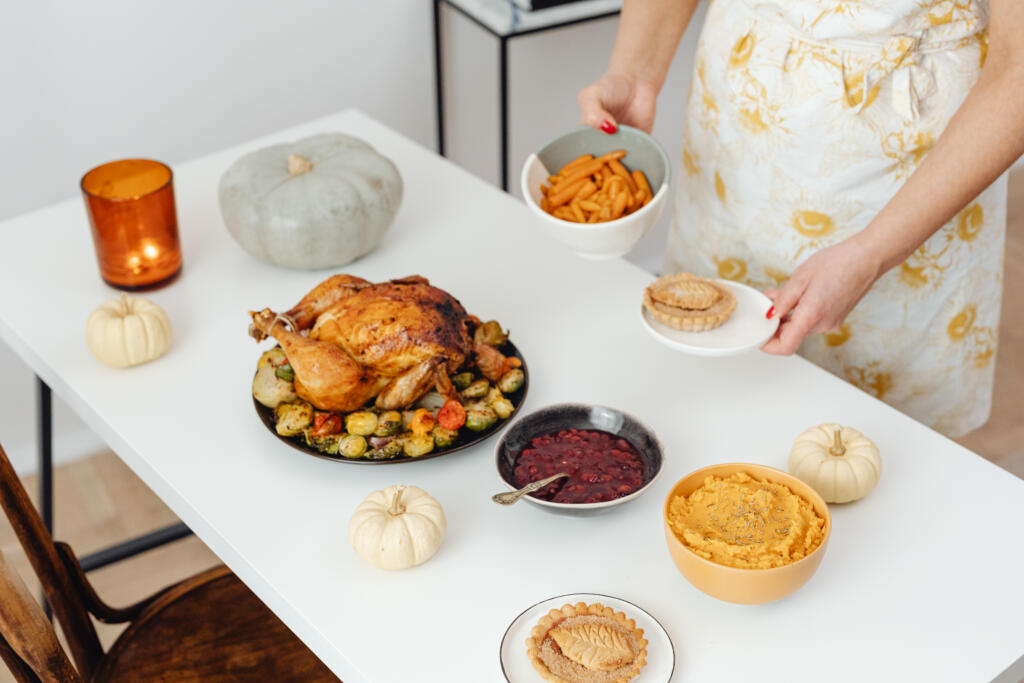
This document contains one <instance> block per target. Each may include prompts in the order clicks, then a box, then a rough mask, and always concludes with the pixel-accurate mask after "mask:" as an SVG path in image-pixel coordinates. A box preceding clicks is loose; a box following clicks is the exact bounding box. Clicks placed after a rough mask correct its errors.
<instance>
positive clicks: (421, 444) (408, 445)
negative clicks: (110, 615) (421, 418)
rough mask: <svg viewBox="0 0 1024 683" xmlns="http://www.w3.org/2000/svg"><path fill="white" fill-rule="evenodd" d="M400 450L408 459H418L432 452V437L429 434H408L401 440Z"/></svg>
mask: <svg viewBox="0 0 1024 683" xmlns="http://www.w3.org/2000/svg"><path fill="white" fill-rule="evenodd" d="M402 450H403V451H405V454H406V455H408V456H409V457H410V458H418V457H420V456H421V455H426V454H427V453H429V452H430V451H432V450H434V437H433V436H432V435H431V434H410V435H409V436H407V437H405V438H404V439H402Z"/></svg>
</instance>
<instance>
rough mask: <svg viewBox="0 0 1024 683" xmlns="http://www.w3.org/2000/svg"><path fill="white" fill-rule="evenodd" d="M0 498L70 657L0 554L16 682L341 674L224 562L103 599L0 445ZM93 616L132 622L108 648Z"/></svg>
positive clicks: (6, 649)
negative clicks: (138, 595) (160, 586)
mask: <svg viewBox="0 0 1024 683" xmlns="http://www.w3.org/2000/svg"><path fill="white" fill-rule="evenodd" d="M0 506H2V507H3V509H4V511H5V512H6V513H7V518H8V519H9V520H10V522H11V526H13V527H14V531H15V533H16V534H17V535H18V539H19V540H20V541H21V545H22V548H24V550H25V553H26V555H28V559H29V561H30V562H31V563H32V568H33V569H34V570H35V573H36V575H37V576H38V577H39V581H40V582H41V583H42V586H43V592H44V594H45V595H46V599H47V600H48V601H49V603H50V605H51V606H52V608H53V613H54V616H55V617H56V618H57V621H58V622H59V623H60V626H61V630H62V631H63V633H64V637H65V640H66V642H67V646H68V650H69V651H70V654H71V657H70V660H69V658H68V656H67V654H66V653H65V652H64V650H63V649H62V648H61V646H60V644H59V642H58V641H57V637H56V634H55V632H54V629H53V626H52V625H51V624H50V623H49V621H47V620H46V618H45V617H44V615H43V613H42V609H41V608H40V607H39V605H38V604H36V602H35V600H33V598H32V596H31V595H30V594H29V592H28V590H27V589H26V588H25V585H24V583H22V581H21V579H20V577H18V575H17V573H16V572H15V571H14V570H13V569H11V568H10V567H8V566H7V564H6V563H4V562H3V558H2V557H0V658H2V659H3V660H4V662H6V663H7V666H8V667H9V668H10V669H11V672H12V673H13V674H14V677H15V679H17V680H18V681H19V682H21V683H39V682H40V681H61V682H62V683H63V682H65V681H68V682H74V681H91V682H99V681H166V682H171V681H204V682H210V683H219V682H224V683H227V682H228V681H231V682H233V683H234V682H238V681H260V682H263V681H281V682H288V681H296V682H299V681H303V682H305V681H314V682H315V681H337V680H338V679H337V678H336V677H335V676H334V675H333V674H331V672H330V671H329V670H328V669H327V667H325V666H324V665H323V663H322V662H321V661H320V660H319V659H317V658H316V656H315V655H314V654H313V653H312V652H310V651H309V649H307V648H306V646H305V645H303V644H302V643H301V642H300V641H299V639H298V638H296V637H295V635H294V634H292V632H291V631H289V630H288V628H287V627H286V626H285V625H284V624H283V623H281V621H280V620H279V619H278V618H277V617H275V616H274V614H273V613H272V612H271V611H270V610H269V609H267V607H266V606H265V605H264V604H263V603H262V602H260V601H259V599H258V598H257V597H256V596H255V595H253V594H252V592H251V591H249V589H248V588H246V587H245V585H244V584H242V582H241V581H239V579H238V578H237V577H236V576H235V575H234V574H232V573H231V571H230V570H229V569H228V568H227V567H224V566H220V567H215V568H213V569H210V570H208V571H205V572H201V573H200V574H197V575H195V576H193V577H191V578H188V579H185V580H184V581H182V582H181V583H179V584H176V585H174V586H170V587H168V588H166V589H164V590H162V591H160V592H159V593H157V594H156V595H153V596H151V597H149V598H146V599H145V600H142V601H141V602H139V603H136V604H134V605H131V606H129V607H124V608H120V609H118V608H114V607H111V606H109V605H107V604H106V603H104V602H103V601H102V600H101V599H100V598H99V596H98V595H96V592H95V591H94V590H93V588H92V585H91V584H90V583H89V579H88V578H87V577H86V575H85V572H84V571H83V570H82V567H81V565H80V564H79V563H78V559H77V558H76V557H75V554H74V552H72V550H71V548H70V547H69V546H68V545H67V544H66V543H54V542H53V539H51V538H50V534H49V533H48V532H47V531H46V527H44V526H43V521H42V520H41V519H40V517H39V515H38V513H37V512H36V510H35V507H34V506H33V505H32V502H31V501H30V500H29V497H28V494H26V493H25V489H24V488H23V487H22V485H21V482H20V481H19V480H18V477H17V475H16V474H15V473H14V468H12V467H11V463H10V461H9V460H8V459H7V454H6V453H4V450H3V447H0ZM90 615H92V616H93V617H95V618H97V619H99V620H100V621H102V622H104V623H107V624H122V623H126V622H128V623H129V625H128V627H127V629H125V631H124V632H123V633H122V634H121V636H120V637H118V639H117V641H116V642H114V644H113V646H111V648H110V650H109V651H108V652H106V653H104V652H103V648H102V647H101V646H100V641H99V638H98V637H97V635H96V629H95V627H94V626H93V624H92V621H91V619H90ZM72 662H73V663H74V665H73V666H72Z"/></svg>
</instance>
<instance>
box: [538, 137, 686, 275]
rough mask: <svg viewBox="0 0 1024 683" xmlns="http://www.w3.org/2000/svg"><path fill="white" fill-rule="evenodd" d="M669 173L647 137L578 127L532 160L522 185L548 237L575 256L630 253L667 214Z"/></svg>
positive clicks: (659, 150)
mask: <svg viewBox="0 0 1024 683" xmlns="http://www.w3.org/2000/svg"><path fill="white" fill-rule="evenodd" d="M670 174H671V166H670V164H669V161H668V155H666V154H665V150H664V149H662V147H661V145H659V144H658V142H657V141H656V140H655V139H654V138H653V137H651V136H650V135H648V134H647V133H645V132H643V131H641V130H638V129H636V128H632V127H630V126H619V129H618V131H617V132H616V133H614V134H612V135H608V134H607V133H604V132H601V131H599V130H595V129H593V128H590V127H589V126H581V127H580V128H577V129H576V130H573V131H571V132H569V133H566V134H565V135H562V136H560V137H558V138H555V139H554V140H552V141H551V142H549V143H548V144H547V145H545V146H544V147H543V148H541V149H540V151H538V152H536V153H534V154H531V155H530V157H529V158H528V159H527V160H526V163H525V164H524V165H523V172H522V175H521V178H520V182H521V183H522V191H523V198H524V200H525V201H526V205H527V206H528V207H530V209H531V210H532V211H533V212H534V214H536V215H537V216H538V217H539V218H540V223H541V225H542V226H543V228H544V229H545V231H546V232H547V233H548V234H549V235H551V236H552V237H554V238H555V239H557V240H558V241H560V242H563V243H564V244H566V245H568V246H569V248H570V249H572V250H573V251H575V252H576V253H577V254H579V255H580V256H583V257H585V258H590V259H609V258H615V257H618V256H623V255H624V254H626V253H628V252H629V251H630V250H631V249H632V248H633V247H634V246H635V245H636V243H637V242H639V241H640V238H641V237H643V236H644V235H645V234H647V231H648V230H650V228H651V226H652V225H654V223H655V222H657V220H658V217H659V216H661V212H662V210H663V209H664V208H665V202H666V198H667V197H668V191H669V179H670Z"/></svg>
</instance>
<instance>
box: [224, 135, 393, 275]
mask: <svg viewBox="0 0 1024 683" xmlns="http://www.w3.org/2000/svg"><path fill="white" fill-rule="evenodd" d="M219 195H220V210H221V214H222V216H223V217H224V223H225V224H226V225H227V228H228V230H229V231H230V232H231V235H232V236H233V237H234V238H235V240H236V241H237V242H238V243H239V244H240V245H241V246H242V248H243V249H245V250H246V251H247V252H249V253H250V254H252V255H253V256H255V257H257V258H259V259H262V260H264V261H269V262H270V263H275V264H277V265H280V266H285V267H287V268H298V269H303V270H317V269H321V268H331V267H335V266H340V265H343V264H346V263H349V262H350V261H354V260H355V259H357V258H359V257H360V256H363V255H364V254H366V253H367V252H369V251H371V250H372V249H373V248H374V247H376V246H377V244H378V243H379V242H380V240H381V237H382V236H383V235H384V231H385V230H387V228H388V226H390V225H391V222H392V221H393V220H394V218H395V214H396V213H397V212H398V206H399V204H400V203H401V201H402V177H401V176H400V175H399V174H398V169H397V168H395V165H394V164H393V163H391V161H390V160H389V159H387V158H386V157H383V156H381V155H380V154H378V153H377V152H376V151H375V150H374V149H373V148H372V147H371V146H370V145H368V144H367V143H365V142H363V141H362V140H360V139H358V138H354V137H351V136H348V135H342V134H340V133H324V134H321V135H314V136H313V137H309V138H305V139H303V140H299V141H298V142H294V143H291V144H281V145H274V146H272V147H266V148H264V149H260V150H257V151H255V152H252V153H251V154H247V155H246V156H244V157H242V158H241V159H239V160H238V161H236V162H235V163H234V164H232V165H231V167H230V168H229V169H228V170H227V171H226V172H225V173H224V175H223V176H222V177H221V180H220V191H219Z"/></svg>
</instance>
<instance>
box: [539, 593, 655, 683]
mask: <svg viewBox="0 0 1024 683" xmlns="http://www.w3.org/2000/svg"><path fill="white" fill-rule="evenodd" d="M526 654H527V656H528V657H529V658H530V661H531V662H532V663H533V668H534V669H536V670H537V672H538V673H540V675H541V676H542V677H544V679H545V680H548V681H552V682H553V683H627V681H631V680H632V679H634V678H636V677H637V676H639V675H640V671H641V670H642V669H643V668H644V665H646V664H647V641H646V640H645V639H644V630H643V629H642V628H637V626H636V622H635V621H633V620H632V619H627V618H626V615H625V614H623V613H622V612H616V611H615V610H613V609H612V608H611V607H605V606H604V605H602V604H601V603H599V602H595V603H593V604H591V605H588V604H586V603H584V602H578V603H576V604H575V605H563V606H562V607H561V609H553V610H551V611H550V612H548V613H547V614H546V615H544V617H542V618H541V620H540V621H539V622H537V625H536V626H534V627H533V629H532V630H531V631H530V637H529V638H527V639H526Z"/></svg>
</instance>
